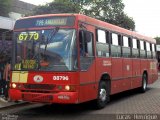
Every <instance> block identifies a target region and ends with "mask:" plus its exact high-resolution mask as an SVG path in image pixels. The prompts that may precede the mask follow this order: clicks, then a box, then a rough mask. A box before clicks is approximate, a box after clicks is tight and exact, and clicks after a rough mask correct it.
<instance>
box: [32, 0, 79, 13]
mask: <svg viewBox="0 0 160 120" xmlns="http://www.w3.org/2000/svg"><path fill="white" fill-rule="evenodd" d="M78 12H79V5H78V4H75V3H73V2H66V1H65V0H55V2H51V3H48V4H46V5H43V6H38V7H37V8H35V10H34V12H33V13H31V14H30V15H41V14H57V13H78Z"/></svg>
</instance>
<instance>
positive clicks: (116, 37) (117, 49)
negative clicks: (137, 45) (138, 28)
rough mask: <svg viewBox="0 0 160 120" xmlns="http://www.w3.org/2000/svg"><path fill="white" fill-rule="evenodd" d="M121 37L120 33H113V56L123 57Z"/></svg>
mask: <svg viewBox="0 0 160 120" xmlns="http://www.w3.org/2000/svg"><path fill="white" fill-rule="evenodd" d="M120 38H121V37H119V35H118V34H115V33H112V35H111V39H112V45H111V56H112V57H121V46H120V42H119V41H120Z"/></svg>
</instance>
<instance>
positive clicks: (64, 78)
mask: <svg viewBox="0 0 160 120" xmlns="http://www.w3.org/2000/svg"><path fill="white" fill-rule="evenodd" d="M53 80H66V81H67V80H69V77H68V76H53Z"/></svg>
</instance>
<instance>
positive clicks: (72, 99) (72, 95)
mask: <svg viewBox="0 0 160 120" xmlns="http://www.w3.org/2000/svg"><path fill="white" fill-rule="evenodd" d="M9 96H10V99H11V100H12V101H19V100H22V101H28V102H38V103H60V104H77V103H78V92H55V93H37V92H22V91H20V90H17V89H10V90H9Z"/></svg>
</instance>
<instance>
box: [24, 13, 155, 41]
mask: <svg viewBox="0 0 160 120" xmlns="http://www.w3.org/2000/svg"><path fill="white" fill-rule="evenodd" d="M49 16H75V17H76V18H77V20H80V21H82V22H85V23H88V24H91V25H94V26H95V25H96V27H98V28H100V29H105V30H109V31H112V32H116V33H120V34H123V35H126V36H131V37H133V38H137V39H140V40H145V41H148V42H151V43H156V40H155V39H153V38H151V37H147V36H144V35H141V34H139V33H137V32H135V31H130V30H127V29H124V28H122V27H119V26H116V25H113V24H110V23H107V22H104V21H101V20H98V19H95V18H91V17H88V16H86V15H82V14H72V13H70V14H68V13H67V14H44V15H36V16H29V17H24V18H21V20H22V19H28V18H41V17H49Z"/></svg>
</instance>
